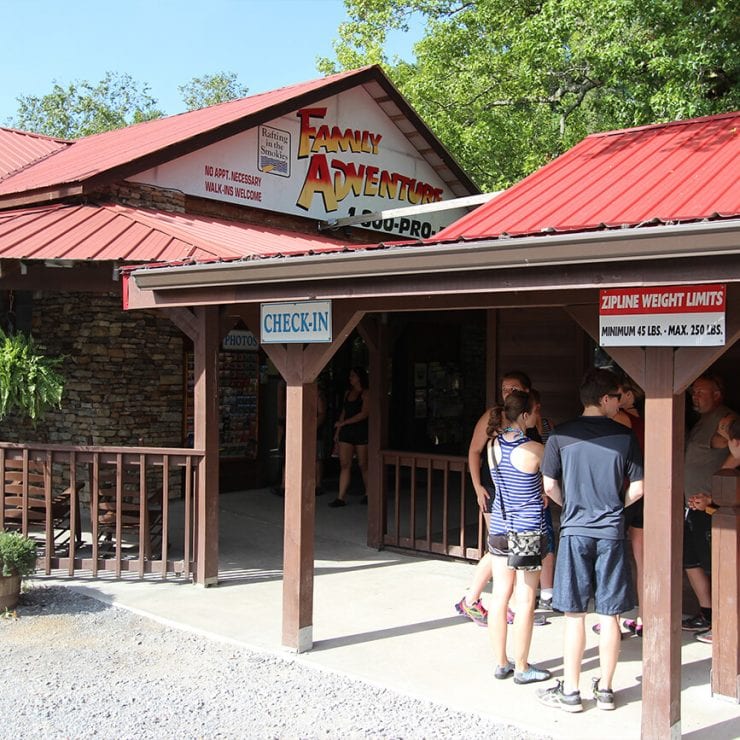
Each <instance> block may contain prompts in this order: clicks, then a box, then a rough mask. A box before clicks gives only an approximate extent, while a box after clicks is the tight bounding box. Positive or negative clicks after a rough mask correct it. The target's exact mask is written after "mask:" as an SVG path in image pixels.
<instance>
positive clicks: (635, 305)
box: [599, 284, 727, 347]
mask: <svg viewBox="0 0 740 740" xmlns="http://www.w3.org/2000/svg"><path fill="white" fill-rule="evenodd" d="M726 298H727V289H726V286H725V285H719V284H716V285H664V286H660V287H654V288H611V289H608V290H601V291H600V292H599V344H600V345H601V346H602V347H646V346H651V347H711V346H722V345H724V343H725V306H726Z"/></svg>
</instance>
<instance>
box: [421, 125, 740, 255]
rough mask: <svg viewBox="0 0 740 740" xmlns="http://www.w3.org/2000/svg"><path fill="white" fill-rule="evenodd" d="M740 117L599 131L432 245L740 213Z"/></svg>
mask: <svg viewBox="0 0 740 740" xmlns="http://www.w3.org/2000/svg"><path fill="white" fill-rule="evenodd" d="M739 185H740V112H733V113H725V114H721V115H717V116H707V117H705V118H697V119H693V120H689V121H676V122H673V123H667V124H657V125H654V126H642V127H640V128H635V129H625V130H622V131H612V132H608V133H602V134H592V135H591V136H588V137H587V138H585V139H584V140H583V141H582V142H580V143H579V144H577V145H576V146H575V147H573V148H572V149H571V150H569V151H568V152H566V153H565V154H563V155H562V156H560V157H558V158H557V159H556V160H554V161H552V162H550V163H549V164H547V165H545V166H544V167H542V168H541V169H540V170H538V171H537V172H535V173H533V174H532V175H530V176H529V177H527V178H525V179H524V180H522V181H521V182H520V183H517V184H516V185H514V186H512V187H511V188H509V189H508V190H507V191H505V192H504V193H502V194H501V195H499V196H498V197H497V198H494V199H493V200H491V201H489V202H488V203H486V204H484V205H482V206H480V207H479V208H477V209H476V210H475V211H473V212H472V213H470V214H468V215H466V216H463V217H462V218H461V219H459V220H458V221H456V222H455V223H454V224H451V225H450V226H448V227H447V228H446V229H444V230H442V231H441V232H439V233H438V234H437V235H436V236H434V237H433V238H432V239H430V240H428V241H430V242H437V241H448V240H455V239H481V238H486V237H495V236H500V235H502V234H511V235H526V234H539V233H543V232H565V231H587V230H590V229H597V228H602V227H604V226H606V227H610V228H617V227H623V226H624V227H627V226H639V225H640V224H643V223H656V222H663V223H670V222H676V221H695V220H700V219H705V218H713V217H716V216H718V215H719V216H722V217H726V218H728V217H734V216H738V215H740V187H739Z"/></svg>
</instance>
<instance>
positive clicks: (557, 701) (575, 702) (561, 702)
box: [537, 681, 583, 712]
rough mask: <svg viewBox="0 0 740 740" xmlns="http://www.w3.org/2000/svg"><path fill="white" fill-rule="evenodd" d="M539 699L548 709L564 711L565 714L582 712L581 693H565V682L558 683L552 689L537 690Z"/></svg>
mask: <svg viewBox="0 0 740 740" xmlns="http://www.w3.org/2000/svg"><path fill="white" fill-rule="evenodd" d="M537 699H538V700H539V702H540V703H541V704H544V705H545V706H547V707H555V708H556V709H562V710H563V711H564V712H582V711H583V704H581V692H580V691H573V692H571V693H570V694H566V693H565V692H564V691H563V682H562V681H558V682H557V685H555V686H553V687H552V688H550V689H537Z"/></svg>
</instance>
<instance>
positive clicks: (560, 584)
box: [552, 535, 636, 616]
mask: <svg viewBox="0 0 740 740" xmlns="http://www.w3.org/2000/svg"><path fill="white" fill-rule="evenodd" d="M591 597H593V598H594V611H596V613H597V614H603V615H604V616H614V615H617V614H621V613H622V612H627V611H629V610H630V609H633V608H634V607H635V603H636V599H635V589H634V585H633V583H632V573H631V571H630V565H629V560H628V557H627V540H605V539H597V538H595V537H584V536H582V535H566V536H562V537H561V538H560V547H559V548H558V557H557V562H556V564H555V584H554V586H553V595H552V605H553V608H555V609H558V610H559V611H562V612H571V613H575V614H580V613H583V612H586V611H587V610H588V602H589V600H590V599H591Z"/></svg>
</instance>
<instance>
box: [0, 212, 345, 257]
mask: <svg viewBox="0 0 740 740" xmlns="http://www.w3.org/2000/svg"><path fill="white" fill-rule="evenodd" d="M343 249H344V246H343V245H342V244H340V243H338V242H337V241H336V240H332V239H329V238H327V237H321V236H309V235H306V234H300V233H295V232H291V231H282V230H280V229H273V228H268V227H262V226H258V225H255V224H242V223H238V222H235V221H225V220H220V219H214V218H209V217H206V216H192V215H186V214H181V213H167V212H164V211H144V210H139V209H135V208H128V207H126V206H120V205H116V204H104V205H100V206H94V205H50V206H38V207H35V208H23V209H14V210H10V211H0V259H34V260H44V259H64V260H112V261H126V262H131V261H133V262H150V261H157V262H193V261H196V262H209V261H214V260H236V259H242V258H244V257H264V256H268V255H269V256H276V255H280V254H284V255H288V254H304V253H309V252H328V251H335V250H336V251H341V250H343Z"/></svg>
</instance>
